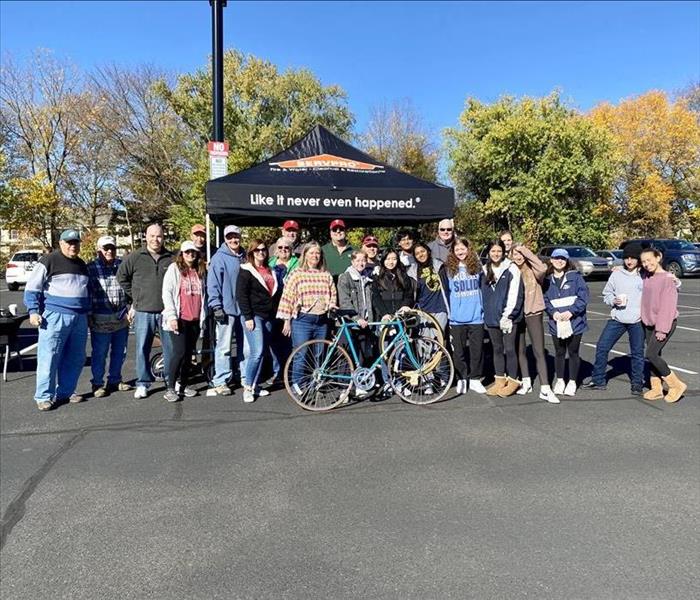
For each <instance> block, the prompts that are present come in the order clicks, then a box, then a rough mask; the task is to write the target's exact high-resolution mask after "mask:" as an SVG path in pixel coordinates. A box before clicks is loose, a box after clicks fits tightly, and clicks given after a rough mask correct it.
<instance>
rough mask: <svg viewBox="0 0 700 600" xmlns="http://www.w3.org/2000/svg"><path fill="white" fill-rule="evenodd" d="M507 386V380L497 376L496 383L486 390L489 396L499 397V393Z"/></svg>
mask: <svg viewBox="0 0 700 600" xmlns="http://www.w3.org/2000/svg"><path fill="white" fill-rule="evenodd" d="M505 385H506V378H505V377H502V376H500V375H496V383H494V384H493V385H490V386H489V387H488V388H486V395H487V396H498V392H500V391H501V389H502V388H503V387H504V386H505Z"/></svg>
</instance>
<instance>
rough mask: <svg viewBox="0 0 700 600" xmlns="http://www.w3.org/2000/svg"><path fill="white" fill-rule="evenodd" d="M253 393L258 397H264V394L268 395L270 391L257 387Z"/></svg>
mask: <svg viewBox="0 0 700 600" xmlns="http://www.w3.org/2000/svg"><path fill="white" fill-rule="evenodd" d="M255 395H256V396H258V397H259V398H264V397H265V396H269V395H270V391H269V390H261V389H258V391H257V392H255Z"/></svg>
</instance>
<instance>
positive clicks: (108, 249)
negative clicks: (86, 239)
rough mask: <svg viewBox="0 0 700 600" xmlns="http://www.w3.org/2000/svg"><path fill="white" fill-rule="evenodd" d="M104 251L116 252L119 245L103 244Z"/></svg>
mask: <svg viewBox="0 0 700 600" xmlns="http://www.w3.org/2000/svg"><path fill="white" fill-rule="evenodd" d="M102 251H103V252H116V251H117V247H116V246H102Z"/></svg>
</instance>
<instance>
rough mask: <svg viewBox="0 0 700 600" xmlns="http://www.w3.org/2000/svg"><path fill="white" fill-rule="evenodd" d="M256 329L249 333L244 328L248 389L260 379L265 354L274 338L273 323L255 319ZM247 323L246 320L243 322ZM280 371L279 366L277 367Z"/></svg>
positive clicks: (256, 317) (260, 318)
mask: <svg viewBox="0 0 700 600" xmlns="http://www.w3.org/2000/svg"><path fill="white" fill-rule="evenodd" d="M253 320H254V322H255V329H253V331H248V329H247V328H246V327H245V325H244V326H243V327H244V329H243V334H244V335H245V340H246V349H245V382H246V385H247V386H248V387H255V385H256V384H257V383H258V378H259V377H260V370H261V369H262V366H263V359H264V358H265V352H266V351H267V350H269V349H270V339H271V337H272V321H268V320H266V319H263V318H262V317H258V316H255V317H253ZM243 322H244V323H245V320H244V321H243ZM277 369H278V370H279V365H277Z"/></svg>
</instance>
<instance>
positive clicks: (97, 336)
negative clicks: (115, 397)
mask: <svg viewBox="0 0 700 600" xmlns="http://www.w3.org/2000/svg"><path fill="white" fill-rule="evenodd" d="M128 341H129V328H128V327H124V328H122V329H119V330H118V331H113V332H111V333H100V332H98V331H94V330H91V331H90V344H91V346H92V355H91V357H90V365H91V369H92V385H96V386H98V387H102V384H103V383H104V377H105V363H106V362H107V352H108V351H109V352H110V354H109V375H107V384H108V385H116V384H117V383H119V382H120V381H121V380H122V365H123V364H124V359H125V358H126V345H127V342H128ZM110 348H111V351H110Z"/></svg>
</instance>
